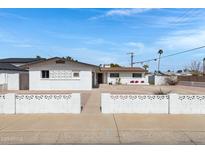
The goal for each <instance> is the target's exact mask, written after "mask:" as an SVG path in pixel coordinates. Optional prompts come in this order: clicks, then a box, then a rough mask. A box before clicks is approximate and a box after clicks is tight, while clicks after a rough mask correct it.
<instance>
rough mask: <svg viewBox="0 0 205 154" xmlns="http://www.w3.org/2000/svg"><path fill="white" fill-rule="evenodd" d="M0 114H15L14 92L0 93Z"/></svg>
mask: <svg viewBox="0 0 205 154" xmlns="http://www.w3.org/2000/svg"><path fill="white" fill-rule="evenodd" d="M0 114H15V94H12V93H10V94H0Z"/></svg>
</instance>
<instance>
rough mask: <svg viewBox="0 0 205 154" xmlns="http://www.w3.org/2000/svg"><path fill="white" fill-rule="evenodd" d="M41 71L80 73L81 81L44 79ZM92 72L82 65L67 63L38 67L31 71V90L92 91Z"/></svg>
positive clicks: (52, 63)
mask: <svg viewBox="0 0 205 154" xmlns="http://www.w3.org/2000/svg"><path fill="white" fill-rule="evenodd" d="M41 70H71V71H79V73H80V78H79V79H42V78H41ZM91 89H92V70H91V69H89V68H87V67H82V66H80V65H76V64H72V63H66V64H55V63H54V62H51V63H49V64H44V65H37V66H34V67H32V68H30V70H29V90H91Z"/></svg>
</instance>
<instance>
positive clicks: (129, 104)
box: [101, 93, 169, 113]
mask: <svg viewBox="0 0 205 154" xmlns="http://www.w3.org/2000/svg"><path fill="white" fill-rule="evenodd" d="M168 101H169V100H168V96H162V95H118V94H117V95H114V94H110V93H102V94H101V107H102V112H103V113H168Z"/></svg>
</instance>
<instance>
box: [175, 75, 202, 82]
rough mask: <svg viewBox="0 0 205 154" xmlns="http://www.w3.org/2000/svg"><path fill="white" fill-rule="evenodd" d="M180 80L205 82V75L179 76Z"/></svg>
mask: <svg viewBox="0 0 205 154" xmlns="http://www.w3.org/2000/svg"><path fill="white" fill-rule="evenodd" d="M178 80H179V81H192V82H205V76H178Z"/></svg>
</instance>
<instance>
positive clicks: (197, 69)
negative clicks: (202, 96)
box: [186, 61, 202, 76]
mask: <svg viewBox="0 0 205 154" xmlns="http://www.w3.org/2000/svg"><path fill="white" fill-rule="evenodd" d="M186 69H187V70H189V71H190V73H192V75H195V76H198V75H201V74H202V63H201V62H200V61H192V62H191V64H190V65H189V66H188V67H187V68H186Z"/></svg>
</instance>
